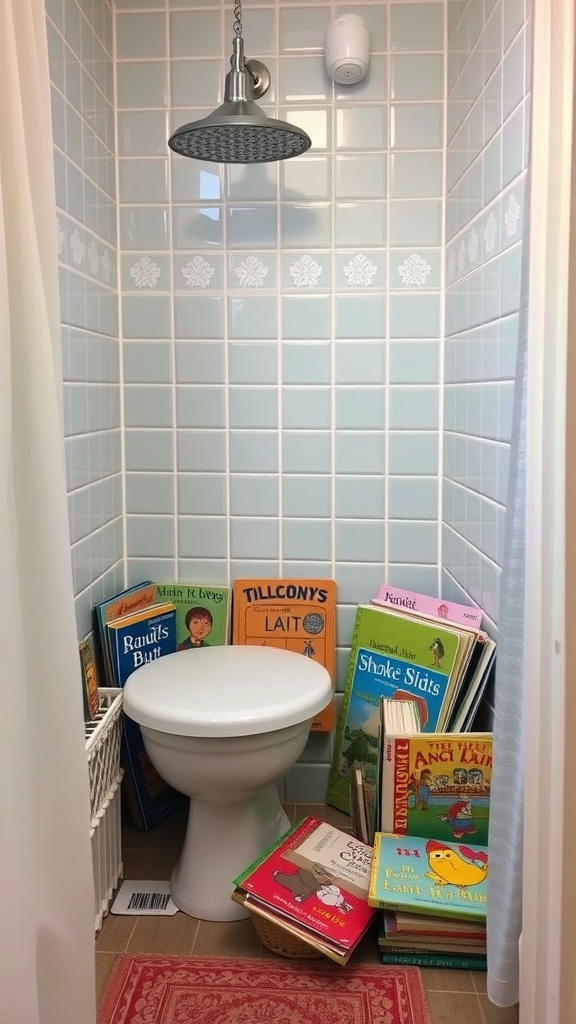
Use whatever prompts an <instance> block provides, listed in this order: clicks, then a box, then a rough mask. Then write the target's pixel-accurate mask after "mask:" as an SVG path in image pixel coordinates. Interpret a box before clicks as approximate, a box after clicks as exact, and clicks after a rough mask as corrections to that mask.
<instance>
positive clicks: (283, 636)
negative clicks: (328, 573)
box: [232, 579, 336, 732]
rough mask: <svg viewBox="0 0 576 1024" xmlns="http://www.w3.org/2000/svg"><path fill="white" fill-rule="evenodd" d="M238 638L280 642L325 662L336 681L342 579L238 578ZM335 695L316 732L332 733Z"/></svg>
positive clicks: (235, 624) (271, 643)
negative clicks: (338, 592) (338, 595)
mask: <svg viewBox="0 0 576 1024" xmlns="http://www.w3.org/2000/svg"><path fill="white" fill-rule="evenodd" d="M232 643H233V644H248V645H251V646H262V647H279V648H281V649H283V650H286V651H295V652H296V653H297V654H302V655H304V656H305V657H306V658H311V659H312V661H317V662H319V664H320V665H323V666H324V668H325V669H326V670H327V671H328V673H329V674H330V678H331V680H332V685H333V686H334V682H335V658H336V583H335V582H334V580H323V579H239V580H235V581H234V587H233V610H232ZM335 718H336V715H335V710H334V700H331V701H330V703H329V704H328V705H327V706H326V707H325V708H324V709H323V710H322V711H320V712H319V714H317V715H316V717H315V719H314V721H313V722H312V726H311V731H312V732H331V731H332V729H333V728H334V723H335Z"/></svg>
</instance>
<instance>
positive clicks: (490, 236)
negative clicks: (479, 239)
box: [484, 212, 497, 256]
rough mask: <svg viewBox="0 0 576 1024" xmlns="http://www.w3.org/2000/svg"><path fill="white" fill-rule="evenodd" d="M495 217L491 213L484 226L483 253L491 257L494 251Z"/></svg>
mask: <svg viewBox="0 0 576 1024" xmlns="http://www.w3.org/2000/svg"><path fill="white" fill-rule="evenodd" d="M496 228H497V224H496V217H495V216H494V214H493V213H492V212H491V213H490V214H489V215H488V218H487V220H486V223H485V225H484V252H485V253H486V255H487V256H491V255H492V254H493V253H494V252H495V250H496Z"/></svg>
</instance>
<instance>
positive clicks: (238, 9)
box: [234, 0, 242, 38]
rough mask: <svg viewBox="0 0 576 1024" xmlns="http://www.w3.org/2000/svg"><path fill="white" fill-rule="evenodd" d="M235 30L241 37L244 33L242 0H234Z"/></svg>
mask: <svg viewBox="0 0 576 1024" xmlns="http://www.w3.org/2000/svg"><path fill="white" fill-rule="evenodd" d="M234 31H235V33H236V35H237V36H238V38H240V36H241V35H242V0H234Z"/></svg>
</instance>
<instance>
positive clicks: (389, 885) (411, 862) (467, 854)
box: [368, 832, 488, 922]
mask: <svg viewBox="0 0 576 1024" xmlns="http://www.w3.org/2000/svg"><path fill="white" fill-rule="evenodd" d="M487 876H488V849H487V847H486V846H476V844H474V845H472V844H468V843H464V842H462V843H452V842H450V843H448V842H440V841H439V840H437V839H425V838H423V837H421V836H396V835H391V834H390V833H387V832H376V833H375V835H374V855H373V858H372V869H371V874H370V888H369V892H368V903H369V904H370V906H372V907H380V908H381V909H383V910H402V911H406V912H410V911H412V912H414V913H417V914H428V915H430V916H432V917H434V916H438V917H452V918H456V919H458V918H461V919H463V920H468V921H482V922H485V921H486V897H487Z"/></svg>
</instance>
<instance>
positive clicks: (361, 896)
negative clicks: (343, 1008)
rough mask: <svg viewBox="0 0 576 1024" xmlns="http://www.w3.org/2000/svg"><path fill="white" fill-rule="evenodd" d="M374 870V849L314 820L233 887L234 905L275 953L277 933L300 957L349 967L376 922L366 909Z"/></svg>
mask: <svg viewBox="0 0 576 1024" xmlns="http://www.w3.org/2000/svg"><path fill="white" fill-rule="evenodd" d="M371 867H372V848H371V847H370V846H368V845H366V844H365V843H362V842H360V841H359V840H358V839H356V838H355V837H354V836H353V835H351V834H350V833H348V832H343V831H342V830H341V829H338V828H336V827H335V826H334V825H330V824H328V823H327V822H325V821H321V820H320V819H319V818H316V817H313V816H310V815H309V816H308V817H306V818H304V819H303V820H302V821H300V822H297V823H296V824H295V825H293V826H292V828H290V829H289V830H288V831H287V832H286V833H285V834H284V835H283V836H281V837H280V839H278V840H277V842H276V843H274V844H273V846H271V847H269V849H268V850H266V851H265V852H264V853H263V854H262V856H261V857H259V858H258V860H256V861H255V862H254V863H253V864H250V865H249V866H248V867H247V868H246V869H245V871H243V872H242V873H241V874H240V875H239V876H238V877H237V878H235V879H234V886H235V888H234V891H233V892H232V899H233V900H234V901H235V902H236V903H239V904H240V905H241V906H243V907H245V908H246V909H247V910H249V911H250V912H251V914H252V917H253V921H254V924H255V926H256V929H257V931H258V933H259V935H260V938H261V939H262V941H263V942H264V944H265V945H267V946H268V947H269V948H271V949H273V950H274V951H275V952H278V951H279V946H280V942H278V941H277V940H272V943H271V936H272V935H273V934H274V933H276V934H279V935H280V940H282V938H283V936H285V937H286V938H287V939H290V938H292V939H295V940H297V942H298V943H299V944H301V945H303V947H304V952H303V953H298V955H305V954H306V950H308V955H314V954H315V953H316V954H322V955H324V956H327V957H328V958H329V959H330V960H333V961H335V963H338V964H345V963H347V962H348V960H349V958H350V956H351V955H352V953H353V951H354V950H355V949H356V946H357V945H358V943H359V942H360V940H361V938H362V937H363V935H364V934H365V933H366V931H367V930H368V928H369V927H370V925H371V924H372V922H373V921H374V918H375V917H376V913H377V912H376V910H375V909H374V908H373V907H371V906H369V904H368V888H369V883H370V872H371ZM270 929H272V931H271V930H270ZM291 955H296V954H291Z"/></svg>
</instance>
